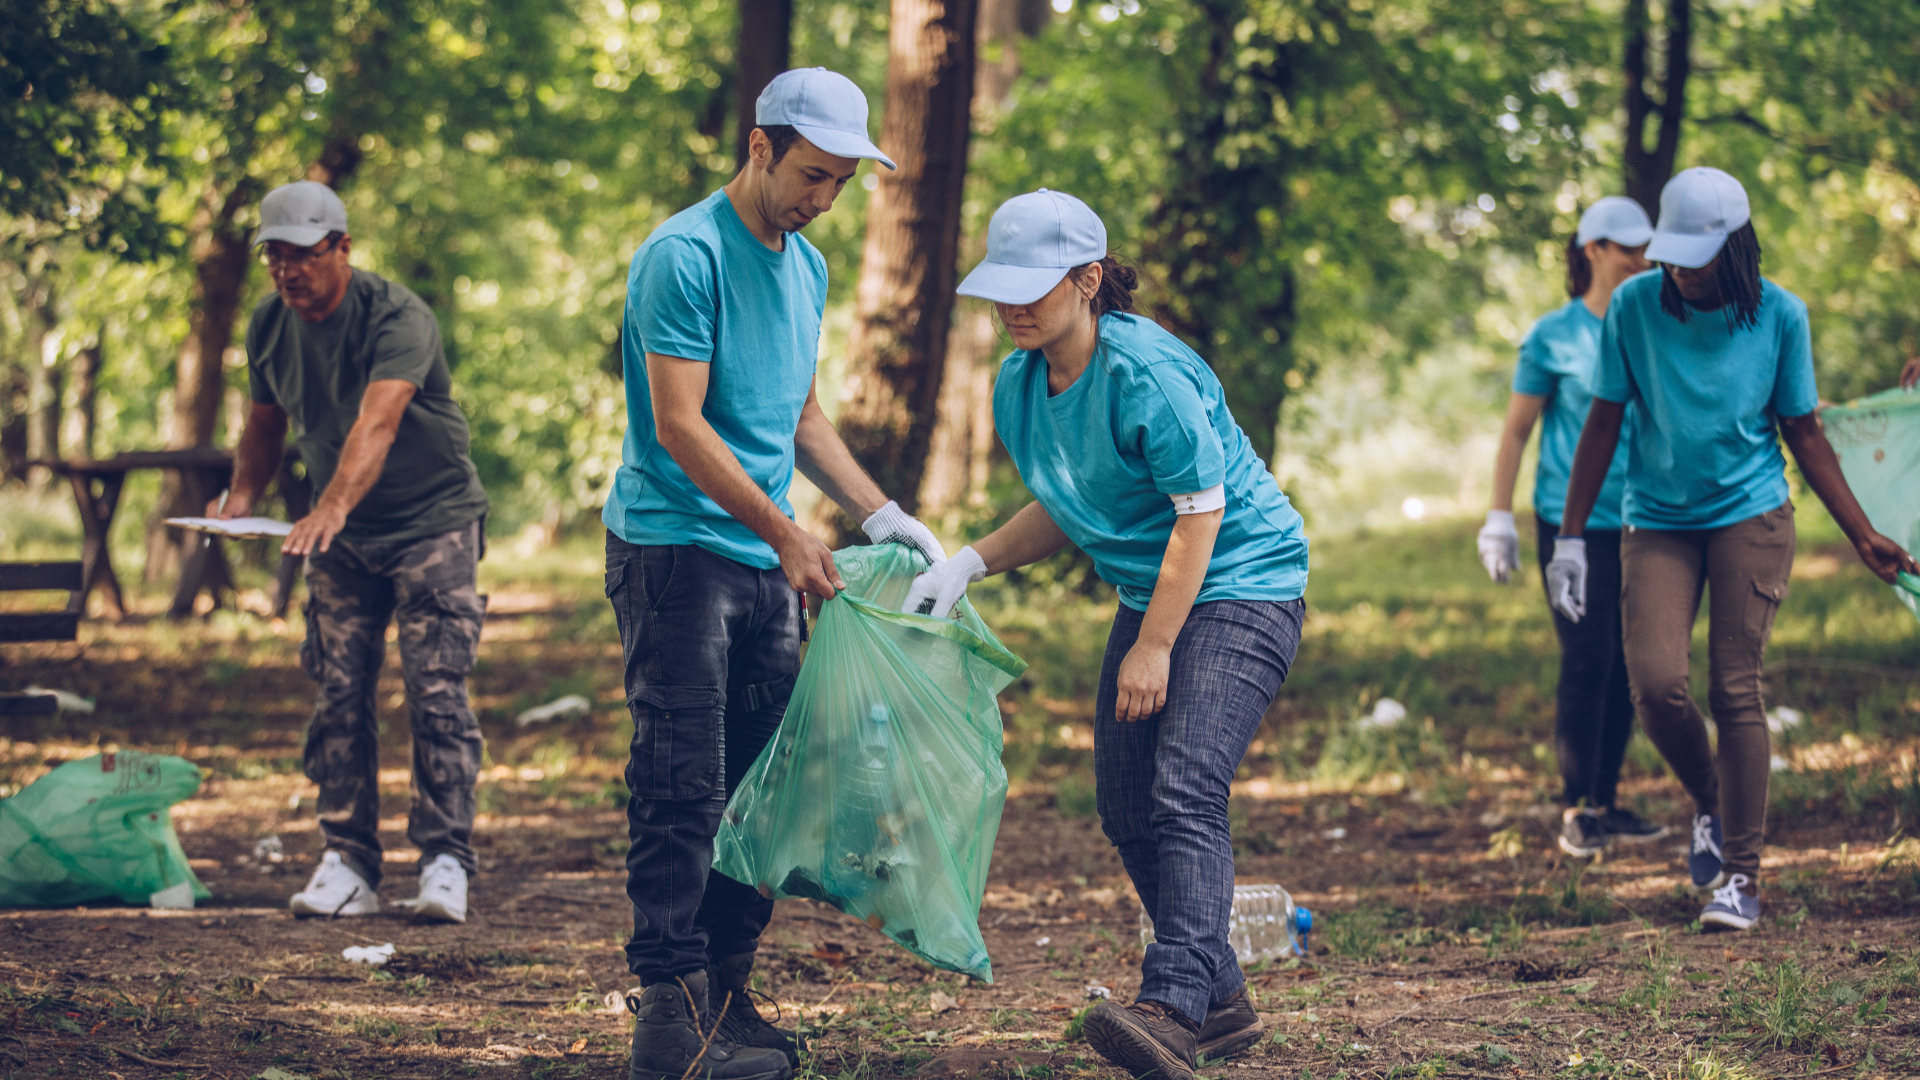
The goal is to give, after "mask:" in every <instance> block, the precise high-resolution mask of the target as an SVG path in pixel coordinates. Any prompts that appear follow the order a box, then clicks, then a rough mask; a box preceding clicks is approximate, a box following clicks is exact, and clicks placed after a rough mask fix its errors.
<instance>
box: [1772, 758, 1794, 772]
mask: <svg viewBox="0 0 1920 1080" xmlns="http://www.w3.org/2000/svg"><path fill="white" fill-rule="evenodd" d="M1767 764H1768V767H1769V768H1771V769H1772V770H1773V771H1774V772H1791V771H1792V770H1793V762H1791V761H1788V760H1787V759H1786V758H1783V757H1781V756H1780V755H1779V754H1775V755H1773V759H1772V760H1771V761H1769V762H1768V763H1767Z"/></svg>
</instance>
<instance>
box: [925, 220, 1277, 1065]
mask: <svg viewBox="0 0 1920 1080" xmlns="http://www.w3.org/2000/svg"><path fill="white" fill-rule="evenodd" d="M1134 283H1135V275H1134V273H1133V271H1132V270H1131V269H1128V268H1127V267H1125V266H1124V265H1122V264H1121V263H1120V262H1119V261H1118V260H1117V259H1114V258H1113V257H1111V256H1110V255H1108V253H1107V231H1106V226H1105V225H1104V224H1102V223H1101V221H1100V219H1099V217H1098V216H1097V215H1095V214H1094V212H1093V211H1092V210H1091V209H1089V208H1088V207H1087V205H1086V204H1085V203H1083V202H1081V201H1080V200H1079V199H1076V198H1074V197H1073V196H1071V195H1067V194H1064V193H1062V192H1057V191H1047V190H1045V189H1042V190H1040V191H1037V192H1033V193H1030V194H1027V195H1021V196H1019V197H1017V198H1014V199H1011V200H1009V201H1008V202H1007V203H1006V204H1005V205H1003V206H1001V207H1000V209H999V210H998V211H996V212H995V213H994V215H993V221H992V223H991V224H990V225H989V227H988V230H987V258H986V261H985V262H983V263H981V264H980V266H978V267H977V268H975V269H974V271H973V273H971V274H969V275H968V276H967V279H966V280H965V281H964V282H962V283H961V285H960V290H959V291H960V293H961V294H962V295H965V296H978V297H982V298H984V299H987V300H991V301H993V302H994V306H995V310H996V311H997V312H998V314H999V316H1000V320H1001V322H1002V323H1003V324H1004V325H1005V326H1006V329H1007V333H1008V334H1009V335H1011V336H1012V338H1013V342H1014V345H1015V349H1014V351H1013V353H1012V354H1011V355H1009V356H1008V357H1007V359H1006V361H1005V362H1004V363H1003V364H1002V365H1001V368H1000V377H999V379H998V381H997V382H996V383H995V385H994V392H993V414H994V427H995V429H996V430H997V431H998V432H999V435H1000V439H1001V441H1002V442H1003V443H1004V444H1005V445H1006V447H1007V452H1008V454H1009V455H1010V456H1011V457H1012V458H1013V461H1014V464H1015V465H1016V466H1017V467H1018V468H1019V470H1020V476H1021V479H1023V480H1024V481H1025V482H1026V485H1027V488H1028V489H1029V490H1030V491H1032V492H1033V494H1034V498H1035V501H1034V502H1032V503H1030V504H1028V505H1027V506H1026V507H1025V508H1023V509H1022V510H1021V511H1020V512H1019V513H1018V514H1016V515H1014V517H1013V520H1011V521H1009V522H1008V523H1007V524H1006V525H1004V526H1002V527H1000V528H999V529H997V530H995V531H994V532H993V533H992V534H991V535H989V536H987V537H986V538H985V539H983V540H981V541H980V542H979V543H978V544H976V545H974V546H972V547H966V548H962V549H961V550H960V552H959V553H958V554H957V555H955V556H954V557H953V558H952V559H950V560H949V561H948V562H947V563H946V564H944V565H942V566H938V567H935V568H933V569H932V570H930V571H928V572H927V573H926V574H923V575H921V577H920V578H918V579H916V581H915V582H914V590H913V592H912V593H910V594H909V597H908V601H907V610H909V611H914V610H922V609H923V606H924V607H925V609H926V610H929V611H931V613H932V614H935V615H944V614H945V613H946V612H947V611H948V610H950V609H951V608H952V606H953V604H954V602H955V601H956V600H958V599H959V597H960V596H961V594H962V593H964V592H965V590H966V587H967V584H968V582H970V581H978V580H980V579H981V578H982V577H984V576H986V575H987V574H997V573H1000V572H1002V571H1006V570H1011V569H1013V568H1015V567H1019V566H1025V565H1027V564H1029V563H1033V562H1037V561H1039V560H1041V559H1044V558H1046V557H1047V556H1049V555H1052V554H1054V553H1055V552H1057V551H1059V550H1061V549H1062V548H1064V547H1066V546H1067V545H1068V544H1069V543H1073V544H1078V545H1079V546H1080V548H1081V550H1083V551H1085V552H1086V553H1087V554H1088V555H1089V556H1091V557H1092V559H1093V562H1094V566H1095V568H1096V569H1097V570H1098V571H1099V574H1100V576H1101V578H1102V579H1103V580H1105V581H1107V582H1109V583H1111V584H1112V585H1114V586H1115V587H1116V588H1117V589H1118V590H1119V593H1120V608H1119V611H1118V613H1117V615H1116V617H1115V619H1114V624H1113V630H1112V632H1111V635H1110V636H1109V637H1108V640H1107V651H1106V659H1105V663H1104V664H1103V666H1102V668H1101V673H1100V689H1099V694H1098V697H1097V698H1096V701H1095V706H1094V774H1095V780H1096V787H1097V800H1098V805H1099V810H1100V821H1101V826H1102V828H1103V830H1104V831H1105V832H1106V835H1107V838H1108V839H1109V840H1110V841H1112V843H1113V844H1114V846H1115V847H1116V848H1118V849H1119V852H1120V858H1121V861H1122V862H1123V863H1124V864H1125V865H1126V868H1127V874H1128V876H1129V877H1130V878H1132V880H1133V884H1134V888H1135V889H1136V890H1137V891H1138V892H1139V894H1140V900H1141V903H1142V904H1143V905H1144V906H1145V908H1146V910H1147V913H1148V914H1149V915H1150V916H1151V917H1152V918H1153V920H1154V933H1155V937H1156V939H1157V940H1156V941H1155V943H1154V944H1152V945H1149V946H1147V951H1146V957H1145V960H1144V962H1143V963H1142V965H1141V967H1142V975H1141V985H1140V993H1139V995H1138V999H1137V1000H1136V1001H1135V1003H1134V1004H1133V1005H1131V1006H1126V1007H1122V1006H1120V1005H1118V1004H1117V1003H1114V1002H1103V1003H1101V1004H1100V1005H1098V1006H1096V1007H1095V1008H1094V1010H1093V1012H1091V1013H1090V1014H1089V1015H1088V1017H1087V1020H1086V1025H1085V1030H1086V1035H1087V1039H1088V1041H1089V1042H1091V1043H1092V1044H1093V1046H1094V1047H1095V1048H1096V1049H1098V1050H1099V1051H1100V1052H1101V1053H1102V1054H1103V1055H1105V1056H1106V1057H1107V1058H1108V1059H1109V1060H1111V1061H1113V1062H1114V1063H1116V1064H1118V1065H1121V1066H1123V1067H1125V1068H1127V1069H1128V1070H1129V1071H1131V1072H1132V1073H1133V1074H1134V1075H1135V1076H1144V1075H1146V1074H1147V1073H1149V1072H1157V1073H1158V1074H1159V1075H1160V1076H1162V1077H1167V1078H1174V1080H1178V1078H1187V1077H1191V1076H1192V1074H1193V1066H1194V1060H1195V1054H1196V1053H1204V1054H1206V1055H1207V1056H1208V1057H1209V1058H1215V1059H1217V1058H1220V1057H1224V1056H1226V1055H1228V1054H1231V1053H1235V1052H1237V1051H1239V1050H1241V1049H1244V1048H1245V1047H1246V1046H1248V1045H1250V1044H1251V1043H1252V1042H1253V1041H1254V1040H1255V1039H1257V1038H1258V1036H1259V1033H1260V1018H1259V1017H1258V1016H1257V1015H1256V1014H1255V1013H1254V1011H1253V1008H1252V1006H1251V1005H1249V1004H1248V1002H1247V998H1246V994H1245V979H1244V977H1243V976H1242V974H1241V972H1240V965H1239V963H1238V961H1237V960H1236V959H1235V957H1234V953H1233V949H1232V947H1231V946H1230V945H1229V944H1228V942H1227V924H1228V919H1229V914H1230V911H1231V909H1232V905H1233V842H1232V836H1231V830H1230V828H1229V826H1228V823H1227V796H1228V793H1229V787H1230V785H1231V784H1232V782H1233V774H1234V770H1235V769H1236V768H1238V767H1239V764H1240V759H1241V757H1242V756H1243V755H1244V754H1245V753H1246V749H1247V744H1248V742H1249V741H1250V740H1251V739H1252V738H1253V734H1254V732H1255V731H1256V730H1257V729H1258V728H1259V726H1260V721H1261V718H1262V717H1263V716H1264V715H1265V713H1266V710H1267V706H1268V705H1270V704H1272V702H1273V698H1274V695H1275V694H1277V693H1278V692H1279V690H1280V685H1281V683H1283V682H1284V681H1285V680H1286V677H1287V671H1288V669H1289V667H1290V666H1291V665H1292V663H1293V657H1294V652H1295V650H1296V649H1297V648H1298V647H1299V643H1300V624H1301V619H1302V617H1303V616H1304V614H1305V611H1306V605H1305V601H1304V600H1303V599H1302V596H1303V594H1304V592H1305V590H1306V584H1307V539H1306V536H1305V535H1304V533H1303V530H1302V525H1301V520H1300V515H1299V514H1298V513H1297V512H1295V511H1294V509H1293V507H1292V506H1291V505H1290V504H1289V503H1288V502H1287V497H1286V496H1285V495H1283V494H1281V493H1280V489H1279V487H1278V486H1277V485H1276V484H1275V483H1274V480H1273V476H1272V474H1271V473H1269V472H1268V471H1267V469H1266V467H1265V465H1264V464H1263V463H1262V462H1261V461H1260V460H1259V458H1257V457H1255V456H1254V453H1253V448H1252V445H1251V444H1250V443H1249V442H1248V441H1247V437H1246V434H1245V433H1244V432H1242V431H1241V430H1240V428H1239V426H1238V425H1237V424H1235V422H1234V419H1233V416H1232V414H1231V413H1229V412H1228V411H1227V405H1226V400H1225V398H1224V396H1223V394H1222V392H1221V388H1220V381H1219V380H1218V379H1217V378H1215V377H1214V374H1213V372H1212V371H1211V370H1210V369H1209V368H1208V367H1207V365H1206V363H1205V362H1204V361H1202V360H1201V359H1200V357H1199V356H1198V355H1196V354H1195V353H1194V352H1193V350H1192V349H1189V348H1187V346H1186V345H1184V344H1183V343H1181V341H1180V339H1178V338H1176V337H1174V336H1173V335H1172V334H1170V333H1168V332H1167V331H1165V330H1163V329H1161V328H1160V327H1159V326H1158V325H1156V324H1155V323H1153V322H1152V321H1150V320H1148V319H1144V318H1142V317H1140V316H1139V315H1136V314H1134V313H1133V286H1134Z"/></svg>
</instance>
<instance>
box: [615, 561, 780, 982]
mask: <svg viewBox="0 0 1920 1080" xmlns="http://www.w3.org/2000/svg"><path fill="white" fill-rule="evenodd" d="M607 599H608V600H609V601H611V602H612V603H613V613H614V618H615V620H616V621H617V622H618V623H619V625H620V650H621V654H622V656H623V657H624V659H625V662H626V684H627V710H628V712H630V713H632V714H633V746H632V748H631V753H630V755H629V758H628V761H627V789H628V790H629V791H630V792H632V795H631V797H630V798H629V799H628V800H627V836H628V840H629V846H628V848H627V897H628V899H630V900H632V901H633V937H632V939H631V940H629V941H628V942H627V950H626V951H627V967H628V969H629V970H631V971H632V972H633V973H634V974H635V975H637V976H639V977H640V985H642V986H652V985H653V984H655V983H661V982H666V981H668V980H670V979H673V978H675V977H676V976H682V975H687V974H690V973H692V972H695V971H700V970H703V969H704V968H706V967H707V966H708V960H709V957H711V958H712V959H714V960H719V959H722V958H724V957H728V956H737V955H739V954H740V953H750V952H753V951H754V948H755V946H756V945H757V943H758V942H759V940H760V933H761V931H763V930H765V929H766V928H767V921H768V920H769V919H770V918H772V917H773V901H772V900H769V899H767V898H766V897H763V896H761V895H760V893H759V891H758V890H756V889H754V888H753V887H752V886H750V885H746V884H744V883H742V882H738V881H735V880H733V879H732V878H729V877H727V876H726V875H724V874H718V873H715V872H714V871H713V838H714V836H715V835H716V834H718V833H719V831H720V815H721V814H722V812H724V811H725V810H726V806H727V799H728V798H730V797H731V796H732V795H733V789H734V787H735V785H736V784H738V783H739V780H740V778H741V777H744V776H746V775H747V770H748V768H749V767H750V766H751V765H752V764H753V760H754V758H756V757H759V756H760V751H761V749H762V748H763V747H765V746H766V745H767V742H768V740H770V739H772V738H773V733H774V732H775V731H776V730H778V729H779V727H780V718H781V717H782V716H783V715H785V714H786V710H787V698H788V697H789V696H791V695H792V693H793V680H794V675H795V673H796V672H798V671H799V668H800V641H801V638H802V636H803V625H804V624H803V623H802V622H801V613H800V594H799V593H797V592H795V591H794V590H793V586H791V585H789V584H787V578H786V575H785V574H783V573H781V572H780V571H779V570H778V569H774V570H759V569H755V568H753V567H750V566H746V565H744V564H742V563H737V562H735V561H733V560H732V559H728V558H725V557H723V556H720V555H715V554H714V553H713V552H710V551H707V550H705V549H704V548H698V547H693V546H691V545H687V546H679V545H674V546H667V545H637V544H629V543H627V542H626V541H625V540H622V539H621V538H620V537H618V536H615V535H614V534H613V533H611V532H609V533H608V534H607Z"/></svg>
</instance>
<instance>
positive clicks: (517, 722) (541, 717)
mask: <svg viewBox="0 0 1920 1080" xmlns="http://www.w3.org/2000/svg"><path fill="white" fill-rule="evenodd" d="M592 712H593V702H591V701H588V700H587V699H586V698H584V697H581V696H580V695H579V694H568V695H567V696H566V697H563V698H558V699H555V700H553V701H549V702H547V703H546V704H545V705H540V706H536V707H534V708H531V709H528V710H527V711H526V712H523V713H521V714H520V715H519V716H516V717H514V718H513V726H515V727H532V726H533V725H535V724H546V723H551V722H552V721H555V720H578V719H580V718H581V717H583V716H587V715H589V714H590V713H592Z"/></svg>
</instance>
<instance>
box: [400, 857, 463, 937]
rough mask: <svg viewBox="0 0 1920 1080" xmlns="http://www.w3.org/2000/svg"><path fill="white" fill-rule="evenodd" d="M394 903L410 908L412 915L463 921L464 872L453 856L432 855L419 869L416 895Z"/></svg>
mask: <svg viewBox="0 0 1920 1080" xmlns="http://www.w3.org/2000/svg"><path fill="white" fill-rule="evenodd" d="M394 906H395V907H397V908H403V909H405V910H407V911H411V912H413V915H414V918H416V919H427V920H431V921H434V922H456V923H463V922H466V921H467V872H466V871H465V870H463V869H461V868H460V864H459V862H457V861H455V859H454V857H453V856H451V855H436V856H434V858H433V861H432V862H430V863H428V864H427V865H426V866H425V867H424V868H423V869H422V870H421V871H420V895H419V896H416V897H414V898H413V899H411V900H402V901H400V902H399V903H397V904H395V905H394Z"/></svg>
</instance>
